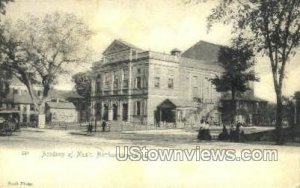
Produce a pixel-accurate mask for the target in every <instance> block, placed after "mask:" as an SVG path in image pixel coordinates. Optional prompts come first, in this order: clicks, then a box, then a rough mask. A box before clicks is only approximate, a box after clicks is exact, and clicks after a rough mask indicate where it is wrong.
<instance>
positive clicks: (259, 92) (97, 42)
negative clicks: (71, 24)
mask: <svg viewBox="0 0 300 188" xmlns="http://www.w3.org/2000/svg"><path fill="white" fill-rule="evenodd" d="M217 3H218V1H216V0H209V1H205V0H203V1H202V3H198V4H193V3H192V4H188V5H187V4H184V3H183V1H182V0H15V2H14V3H10V4H8V6H7V14H6V17H8V18H11V19H13V20H14V19H24V18H26V16H27V15H28V14H33V15H35V16H43V15H44V14H46V13H51V12H55V11H60V12H68V13H74V14H75V15H77V16H78V17H81V18H82V19H83V20H84V21H85V22H86V23H87V24H88V26H89V27H90V28H91V29H92V30H93V32H94V33H95V35H94V36H93V37H92V39H91V41H89V44H90V46H91V48H93V49H94V50H95V52H96V54H97V55H96V57H97V58H99V59H100V58H101V53H102V52H103V51H104V50H105V48H106V47H108V45H109V44H110V43H111V42H112V41H113V40H114V39H122V40H125V41H127V42H129V43H132V44H134V45H136V46H138V47H140V48H142V49H145V50H153V51H160V52H166V53H169V51H170V50H171V49H173V48H178V49H180V50H182V51H184V50H186V49H188V48H189V47H190V46H192V45H194V44H195V43H197V42H198V41H200V40H204V41H208V42H212V43H216V44H222V45H228V44H229V43H230V38H231V32H230V31H231V28H230V26H224V25H221V24H217V25H214V27H213V28H212V30H211V31H210V32H209V33H208V32H207V29H206V24H207V23H206V17H207V16H208V15H209V14H210V12H211V9H212V8H213V7H215V6H216V5H217ZM298 51H299V50H298ZM257 61H258V62H257V65H256V67H255V70H256V73H257V75H258V77H259V78H260V82H257V83H255V94H256V96H258V97H261V98H263V99H266V100H269V101H275V92H274V87H273V81H272V74H271V70H270V63H269V61H268V59H267V58H265V57H258V58H257ZM299 61H300V53H298V54H297V55H296V56H295V57H293V58H292V59H291V62H290V63H289V64H288V66H287V76H286V79H285V84H284V85H283V93H284V94H285V95H287V96H290V95H292V94H293V93H294V92H295V91H298V90H300V82H299V81H298V80H299V79H298V75H300V64H299ZM88 68H89V66H85V67H81V68H80V69H78V71H82V70H88ZM73 87H74V85H73V84H72V82H71V78H70V76H65V77H64V78H61V79H60V82H59V84H58V85H57V86H56V88H57V89H72V88H73Z"/></svg>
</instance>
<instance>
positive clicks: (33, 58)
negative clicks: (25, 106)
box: [0, 12, 92, 114]
mask: <svg viewBox="0 0 300 188" xmlns="http://www.w3.org/2000/svg"><path fill="white" fill-rule="evenodd" d="M1 27H2V31H3V36H2V37H1V47H0V52H1V60H2V61H1V64H2V65H3V66H4V67H5V68H6V70H8V71H11V72H12V74H13V75H14V76H15V77H16V78H18V79H19V80H20V81H21V82H22V83H24V84H25V86H26V87H27V89H28V92H29V94H30V96H31V98H32V101H33V103H34V106H35V109H36V111H37V112H38V113H39V114H43V113H44V106H45V102H46V100H47V98H48V94H49V91H50V90H51V88H52V87H53V86H54V84H56V83H57V81H58V80H57V78H58V76H59V75H62V74H66V73H68V72H70V71H71V70H73V69H75V68H76V66H77V65H78V64H80V63H83V62H84V61H85V60H86V59H87V57H88V56H87V54H88V53H87V52H88V50H87V47H86V45H87V41H88V40H89V39H90V37H91V34H92V32H91V31H90V30H89V29H88V27H87V25H86V24H84V22H83V21H82V20H81V19H79V18H77V17H76V16H75V15H73V14H60V13H58V12H56V13H53V14H47V15H45V17H43V18H39V17H34V16H30V17H29V19H27V20H19V21H18V22H17V23H15V24H11V22H6V23H5V24H3V25H2V26H1ZM34 86H39V87H41V88H42V95H41V96H38V95H37V93H36V92H35V90H34Z"/></svg>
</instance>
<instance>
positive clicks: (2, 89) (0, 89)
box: [0, 0, 13, 106]
mask: <svg viewBox="0 0 300 188" xmlns="http://www.w3.org/2000/svg"><path fill="white" fill-rule="evenodd" d="M9 2H13V0H0V14H2V15H4V14H5V13H6V9H5V8H6V4H7V3H9ZM2 33H3V32H2V31H0V35H1V34H2ZM8 74H9V72H7V71H5V70H3V67H1V66H0V106H1V103H2V99H3V98H4V97H5V96H6V94H7V93H8V90H7V89H8V83H7V82H6V81H7V79H8V77H7V76H8Z"/></svg>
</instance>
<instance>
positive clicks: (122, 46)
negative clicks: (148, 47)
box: [103, 39, 143, 55]
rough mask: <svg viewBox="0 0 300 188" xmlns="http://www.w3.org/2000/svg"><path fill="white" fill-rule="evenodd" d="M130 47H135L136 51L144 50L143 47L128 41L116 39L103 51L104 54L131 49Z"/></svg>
mask: <svg viewBox="0 0 300 188" xmlns="http://www.w3.org/2000/svg"><path fill="white" fill-rule="evenodd" d="M129 49H134V50H136V51H139V52H140V51H143V50H142V49H141V48H139V47H136V46H135V45H133V44H130V43H128V42H126V41H123V40H121V39H117V40H114V41H113V42H112V43H111V44H110V45H109V46H108V47H107V48H106V50H105V51H104V52H103V54H104V55H107V54H111V53H115V52H118V51H123V50H129Z"/></svg>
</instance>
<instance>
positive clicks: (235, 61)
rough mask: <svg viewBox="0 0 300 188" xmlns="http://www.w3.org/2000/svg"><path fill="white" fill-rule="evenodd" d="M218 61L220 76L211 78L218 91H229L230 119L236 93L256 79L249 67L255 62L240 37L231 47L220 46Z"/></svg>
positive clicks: (233, 113)
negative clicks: (222, 70)
mask: <svg viewBox="0 0 300 188" xmlns="http://www.w3.org/2000/svg"><path fill="white" fill-rule="evenodd" d="M218 61H219V62H220V63H221V65H222V67H223V68H224V73H223V74H222V75H221V76H216V77H215V78H213V79H211V82H212V84H213V85H215V86H216V90H217V91H219V92H228V91H230V92H231V99H232V109H231V113H232V120H234V117H235V115H236V101H235V97H236V93H237V92H239V93H243V92H245V91H247V90H248V89H250V88H249V87H248V83H249V82H250V81H258V78H257V77H256V76H255V73H254V71H253V70H251V68H252V67H253V65H254V64H255V58H254V54H253V51H252V50H251V49H250V46H249V45H242V39H240V38H239V39H238V40H236V41H234V45H233V47H231V48H230V47H225V46H222V47H221V48H220V50H219V56H218Z"/></svg>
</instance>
